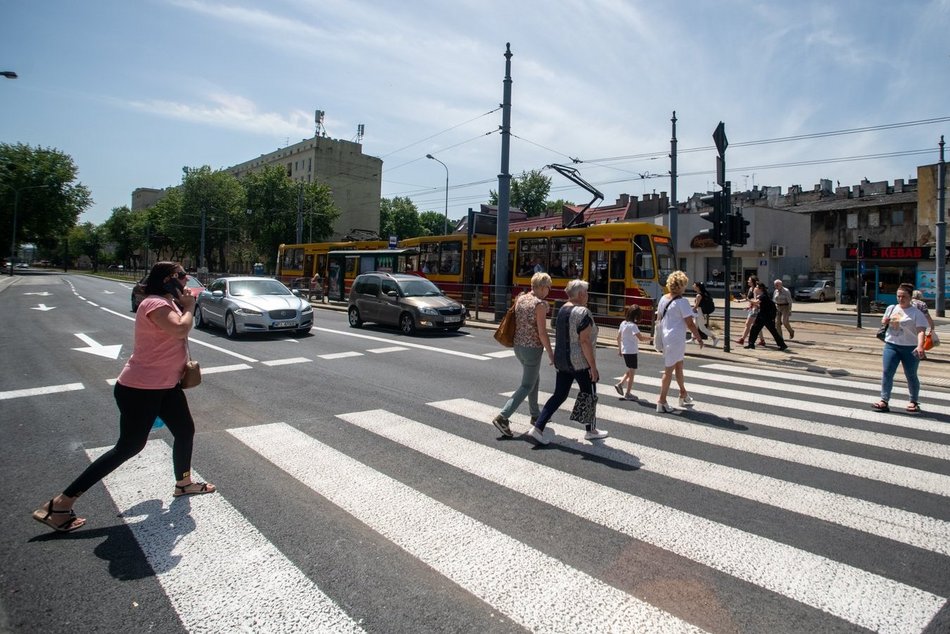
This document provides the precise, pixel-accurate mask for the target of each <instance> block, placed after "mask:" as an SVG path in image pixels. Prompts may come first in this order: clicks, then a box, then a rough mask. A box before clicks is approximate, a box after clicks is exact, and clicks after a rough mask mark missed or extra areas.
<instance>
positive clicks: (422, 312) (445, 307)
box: [347, 272, 465, 335]
mask: <svg viewBox="0 0 950 634" xmlns="http://www.w3.org/2000/svg"><path fill="white" fill-rule="evenodd" d="M347 313H348V315H349V320H350V326H352V327H353V328H359V327H360V326H362V325H363V323H364V322H367V321H371V322H374V323H377V324H383V325H387V326H398V327H399V329H400V330H402V332H403V333H405V334H407V335H411V334H413V333H414V332H416V330H453V331H454V330H458V329H459V328H461V327H462V326H464V325H465V307H464V306H462V305H461V304H460V303H458V302H457V301H455V300H454V299H452V298H450V297H446V296H445V295H444V294H443V293H442V291H441V290H439V287H438V286H436V285H435V284H433V283H432V282H430V281H429V280H427V279H426V278H424V277H419V276H417V275H405V274H401V273H381V272H374V273H363V274H362V275H360V276H358V277H357V278H356V279H355V280H353V286H352V288H351V289H350V301H349V306H348V308H347Z"/></svg>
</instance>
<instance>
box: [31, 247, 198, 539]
mask: <svg viewBox="0 0 950 634" xmlns="http://www.w3.org/2000/svg"><path fill="white" fill-rule="evenodd" d="M187 277H188V275H187V274H186V273H185V271H184V269H182V267H181V265H180V264H176V263H174V262H158V263H157V264H156V265H155V266H153V267H152V270H151V271H150V272H149V274H148V277H147V278H146V280H145V293H146V295H147V296H146V298H145V299H143V300H142V303H141V304H139V309H138V311H137V312H136V315H135V344H134V347H133V350H132V356H130V357H129V360H128V362H127V363H126V364H125V367H124V368H122V372H121V373H119V378H118V380H117V382H116V384H115V390H114V394H115V401H116V403H117V404H118V406H119V440H118V441H116V444H115V447H113V448H112V449H110V450H109V451H107V452H106V453H104V454H102V455H101V456H100V457H99V458H97V459H96V460H95V461H94V462H93V463H92V464H90V465H89V466H88V467H86V470H85V471H83V472H82V473H81V474H80V476H79V477H78V478H76V479H75V480H74V481H73V483H72V484H70V485H69V486H68V487H66V488H65V489H64V490H63V492H62V493H60V494H59V495H57V496H56V497H54V498H53V499H51V500H50V501H49V502H48V503H47V504H45V505H43V507H42V508H40V509H38V510H36V511H34V512H33V519H35V520H36V521H38V522H42V523H43V524H46V525H47V526H49V527H50V528H52V529H53V530H56V531H59V532H64V533H65V532H69V531H73V530H76V529H77V528H80V527H81V526H83V524H85V523H86V520H85V519H84V518H81V517H77V516H76V513H75V511H73V504H75V503H76V499H77V498H79V496H80V495H82V494H83V493H84V492H85V491H86V490H87V489H88V488H89V487H91V486H92V485H94V484H95V483H97V482H99V480H101V479H102V478H104V477H106V476H107V475H109V474H110V473H112V472H113V471H115V470H116V469H117V468H118V467H119V466H120V465H121V464H122V463H124V462H125V461H127V460H128V459H129V458H131V457H133V456H134V455H136V454H137V453H139V452H140V451H142V449H143V448H144V447H145V443H146V442H147V441H148V434H149V432H150V431H151V429H152V424H153V423H154V422H155V418H156V417H157V416H161V418H162V420H163V421H164V422H165V426H166V427H168V430H169V431H170V432H171V434H172V436H174V438H175V442H174V446H173V448H172V460H173V462H174V469H175V480H176V482H175V489H174V496H175V497H179V496H182V495H194V494H196V493H214V492H215V490H216V489H215V487H214V485H212V484H207V483H204V482H194V481H192V479H191V450H192V441H193V440H194V436H195V422H194V420H193V419H192V418H191V412H190V411H189V409H188V400H187V399H186V398H185V393H184V391H183V390H182V387H181V384H180V381H181V376H182V373H183V372H184V369H185V362H186V361H187V359H188V352H187V348H186V347H185V345H186V341H187V340H188V333H189V331H191V327H192V323H193V318H194V308H195V298H194V296H192V295H191V293H187V292H183V291H184V284H185V279H187Z"/></svg>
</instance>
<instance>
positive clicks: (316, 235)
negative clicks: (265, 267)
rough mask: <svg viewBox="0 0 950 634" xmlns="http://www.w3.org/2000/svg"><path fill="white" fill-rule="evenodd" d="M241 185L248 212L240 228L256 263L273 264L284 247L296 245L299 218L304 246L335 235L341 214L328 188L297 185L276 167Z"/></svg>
mask: <svg viewBox="0 0 950 634" xmlns="http://www.w3.org/2000/svg"><path fill="white" fill-rule="evenodd" d="M241 185H242V186H243V188H244V192H245V198H246V210H245V212H244V215H243V218H242V219H241V222H240V223H239V224H240V226H241V227H242V230H243V231H244V234H243V237H244V239H245V240H246V242H245V246H249V247H252V248H251V251H253V254H250V253H249V254H248V255H249V256H250V257H251V258H252V259H253V260H254V261H260V262H268V263H271V262H273V261H274V258H275V257H276V254H277V248H278V247H279V246H280V245H281V244H294V243H296V242H297V218H298V215H299V216H300V218H301V221H302V225H301V227H302V231H301V238H302V240H303V241H304V242H320V241H323V240H326V239H327V238H329V237H330V236H331V235H333V226H334V224H335V223H336V221H337V219H338V218H339V217H340V210H339V209H338V208H337V207H336V204H335V203H334V202H333V193H332V192H331V191H330V188H329V187H328V186H327V185H326V184H322V183H298V182H294V181H292V180H291V179H290V178H289V177H288V176H287V173H286V172H285V171H284V169H283V168H281V167H280V166H277V165H273V166H270V167H266V168H264V169H262V170H259V171H256V172H252V173H250V174H248V175H247V176H245V177H244V178H242V179H241Z"/></svg>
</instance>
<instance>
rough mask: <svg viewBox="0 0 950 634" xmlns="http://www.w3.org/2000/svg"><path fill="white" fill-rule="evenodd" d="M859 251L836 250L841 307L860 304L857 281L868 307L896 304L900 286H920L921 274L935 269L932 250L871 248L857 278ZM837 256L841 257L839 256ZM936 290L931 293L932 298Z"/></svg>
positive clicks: (855, 249) (926, 248)
mask: <svg viewBox="0 0 950 634" xmlns="http://www.w3.org/2000/svg"><path fill="white" fill-rule="evenodd" d="M857 255H858V254H857V248H856V247H848V248H847V249H833V250H832V258H833V259H834V260H835V268H836V274H835V277H836V281H837V282H839V286H838V287H839V288H840V289H841V291H840V293H839V296H838V303H840V304H854V303H855V302H856V301H857V299H856V298H857V289H858V280H859V279H860V283H861V296H862V297H863V298H866V300H865V301H866V302H867V303H868V304H870V303H873V302H877V303H879V304H894V303H896V302H897V287H898V286H899V285H901V284H903V283H908V284H913V285H914V286H915V287H916V286H917V285H919V284H920V280H921V275H920V274H921V273H923V272H926V271H930V272H931V273H932V271H933V269H934V262H933V259H932V258H931V248H930V247H917V246H914V247H904V246H891V247H870V249H869V252H868V254H867V257H866V258H865V259H863V260H862V261H861V263H860V266H861V275H860V276H859V275H858V261H857ZM836 256H838V257H836ZM932 296H933V291H932V290H931V298H932Z"/></svg>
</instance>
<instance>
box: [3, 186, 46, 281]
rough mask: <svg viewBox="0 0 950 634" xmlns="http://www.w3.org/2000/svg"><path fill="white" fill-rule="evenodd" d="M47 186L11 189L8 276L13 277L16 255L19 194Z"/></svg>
mask: <svg viewBox="0 0 950 634" xmlns="http://www.w3.org/2000/svg"><path fill="white" fill-rule="evenodd" d="M40 187H49V185H27V186H26V187H15V188H13V234H12V235H11V236H10V276H11V277H12V276H13V258H14V256H15V255H16V215H17V210H18V209H19V207H20V192H21V191H23V190H24V189H39V188H40Z"/></svg>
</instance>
